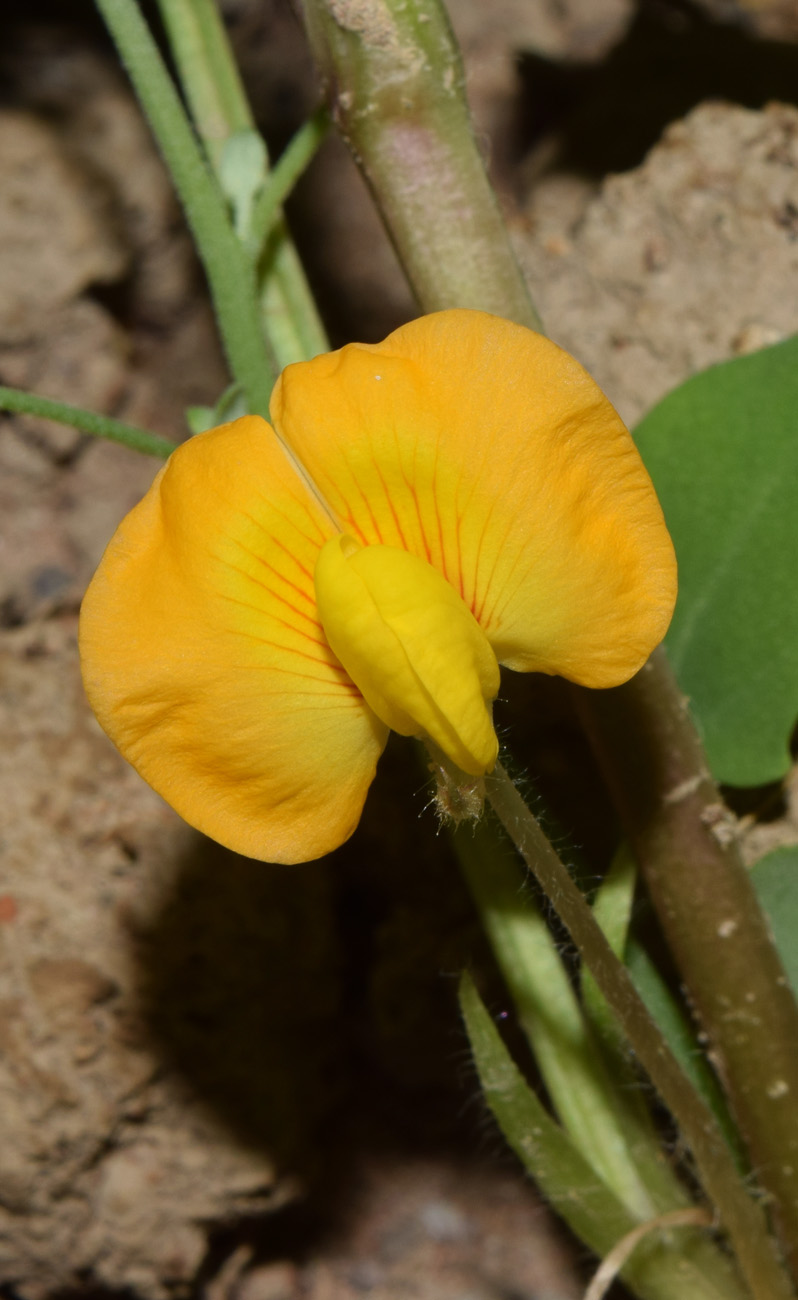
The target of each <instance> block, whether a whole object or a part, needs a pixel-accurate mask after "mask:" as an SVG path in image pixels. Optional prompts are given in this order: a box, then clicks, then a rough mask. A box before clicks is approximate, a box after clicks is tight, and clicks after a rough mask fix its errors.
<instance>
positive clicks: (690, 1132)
mask: <svg viewBox="0 0 798 1300" xmlns="http://www.w3.org/2000/svg"><path fill="white" fill-rule="evenodd" d="M485 784H486V789H487V796H488V799H489V800H490V803H491V805H492V807H493V810H494V812H495V813H496V815H497V817H498V818H499V820H500V821H501V823H502V825H503V826H504V828H505V830H506V831H507V834H508V835H509V836H510V838H511V840H512V842H513V843H514V844H515V846H516V847H517V849H518V851H519V853H520V854H521V856H522V857H523V859H524V861H525V862H526V864H527V866H528V867H529V869H530V870H531V871H532V872H533V873H534V875H535V877H536V879H537V880H538V882H539V884H540V886H541V888H542V889H543V890H544V892H545V893H546V896H547V897H548V898H549V900H550V901H551V904H552V906H553V907H554V909H555V911H556V912H557V915H558V916H559V917H560V920H561V921H562V922H563V924H564V925H565V927H566V929H567V930H568V932H569V934H570V935H571V938H572V939H573V941H574V943H575V944H576V947H577V949H578V950H579V954H580V956H581V958H582V960H583V961H584V962H585V964H586V965H587V967H588V968H589V970H590V973H591V974H592V976H593V978H594V979H595V981H596V983H597V984H598V986H599V988H600V989H601V992H602V993H603V994H604V997H605V998H606V999H607V1002H608V1003H609V1005H610V1006H611V1007H612V1009H613V1011H614V1012H615V1015H616V1016H617V1018H618V1021H619V1023H620V1025H621V1027H622V1029H623V1032H624V1033H625V1035H626V1037H627V1039H628V1040H629V1044H630V1046H631V1047H632V1049H633V1051H634V1052H635V1055H636V1056H637V1058H638V1060H639V1062H640V1064H641V1065H642V1067H643V1069H644V1070H645V1071H646V1073H647V1074H648V1076H649V1078H650V1079H651V1082H652V1083H653V1084H654V1087H655V1088H656V1089H657V1091H658V1092H659V1094H660V1096H661V1097H662V1100H663V1101H664V1102H665V1104H666V1106H667V1107H668V1108H669V1110H670V1111H671V1114H672V1115H673V1116H674V1118H675V1119H676V1122H677V1123H678V1125H679V1127H680V1129H681V1132H682V1134H683V1135H684V1138H685V1140H686V1142H687V1143H688V1145H689V1147H690V1150H691V1151H692V1154H693V1157H694V1159H695V1162H696V1167H697V1170H698V1173H699V1176H700V1178H701V1181H702V1183H703V1185H704V1188H705V1190H706V1192H707V1194H708V1195H709V1197H710V1198H711V1200H712V1201H713V1203H714V1205H715V1206H716V1208H717V1210H718V1214H719V1216H720V1219H721V1222H722V1224H723V1227H724V1228H725V1230H726V1232H727V1233H728V1236H729V1239H730V1241H731V1244H732V1246H733V1249H734V1252H735V1255H736V1256H737V1260H738V1262H739V1265H740V1269H741V1271H742V1273H743V1276H744V1277H745V1279H746V1281H747V1283H748V1285H749V1287H750V1289H751V1294H752V1295H753V1296H754V1297H755V1300H777V1297H779V1298H780V1297H784V1300H786V1297H788V1296H794V1294H795V1293H794V1291H793V1289H792V1287H791V1285H790V1282H789V1280H788V1278H787V1276H786V1274H785V1273H784V1272H783V1270H782V1268H781V1265H780V1263H779V1261H778V1260H777V1257H776V1253H775V1250H774V1246H773V1242H772V1241H771V1239H770V1237H769V1235H768V1231H767V1224H766V1221H765V1216H764V1213H763V1211H762V1209H761V1208H760V1206H759V1205H758V1204H757V1203H756V1202H755V1201H754V1200H752V1198H751V1197H750V1196H749V1195H748V1193H747V1192H746V1190H745V1188H744V1186H743V1184H742V1183H741V1181H740V1178H739V1175H738V1172H737V1168H736V1166H735V1163H734V1159H733V1157H732V1154H731V1152H730V1150H729V1148H728V1146H727V1145H726V1143H725V1141H724V1139H723V1136H722V1134H721V1132H720V1129H719V1127H718V1124H717V1121H716V1120H715V1117H714V1115H713V1114H712V1112H711V1111H710V1110H709V1108H708V1107H707V1106H706V1104H705V1103H704V1102H703V1101H702V1099H701V1098H700V1097H699V1095H698V1093H697V1092H696V1091H695V1089H694V1088H693V1086H692V1084H691V1083H690V1082H689V1080H688V1079H687V1076H686V1075H685V1074H684V1073H683V1071H682V1069H681V1066H680V1065H679V1064H678V1062H677V1061H676V1058H675V1057H674V1056H673V1053H672V1052H671V1050H670V1048H669V1046H668V1044H667V1042H666V1040H665V1039H664V1038H663V1036H662V1034H661V1033H660V1031H659V1029H658V1027H657V1025H656V1024H655V1022H654V1021H653V1020H652V1018H651V1016H650V1015H649V1013H648V1010H647V1009H646V1006H645V1004H644V1003H643V1001H642V999H641V998H640V995H639V994H638V992H637V990H636V989H635V987H634V984H633V983H632V980H631V977H630V976H629V973H628V971H627V970H626V967H625V966H624V965H623V964H622V963H621V962H620V961H619V960H618V958H617V957H616V956H615V954H614V952H613V951H612V949H611V948H610V945H609V943H608V942H607V940H606V938H605V936H604V933H603V931H602V930H601V927H600V926H599V924H598V922H597V921H596V919H595V917H594V916H593V913H592V912H591V910H590V908H589V906H588V904H587V903H586V901H585V899H584V897H583V895H582V893H581V892H580V890H579V889H578V888H577V886H576V885H575V884H574V882H573V880H572V879H571V877H570V875H569V874H568V870H567V868H566V867H565V866H564V865H563V863H562V862H561V861H560V859H559V857H558V856H557V854H556V853H555V851H554V849H553V848H552V846H551V844H550V842H549V840H548V839H547V838H546V836H545V835H544V833H543V831H542V830H541V829H540V826H539V825H538V823H537V821H536V820H535V818H534V817H533V816H532V813H531V812H530V811H529V809H528V808H527V806H526V804H525V803H524V801H523V799H522V798H521V796H520V794H519V793H518V791H517V790H516V788H515V786H514V785H513V783H512V781H511V780H510V778H509V776H508V775H507V773H506V772H505V771H504V769H503V768H502V766H501V764H497V765H496V768H495V769H494V771H493V773H492V774H491V776H489V777H487V778H486V782H485Z"/></svg>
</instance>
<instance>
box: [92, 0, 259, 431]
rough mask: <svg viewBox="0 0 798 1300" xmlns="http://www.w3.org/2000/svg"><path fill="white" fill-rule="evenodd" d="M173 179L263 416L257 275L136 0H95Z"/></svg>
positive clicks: (222, 324)
mask: <svg viewBox="0 0 798 1300" xmlns="http://www.w3.org/2000/svg"><path fill="white" fill-rule="evenodd" d="M97 4H98V7H99V9H100V11H101V13H102V15H103V17H104V19H105V21H106V23H107V25H108V28H109V30H110V32H111V35H112V36H113V38H114V40H115V41H116V44H117V46H118V48H119V53H120V55H121V58H122V61H123V62H124V64H125V66H126V67H127V70H128V73H129V75H130V78H131V81H132V82H133V85H134V86H135V89H136V93H137V95H138V97H139V100H140V102H141V105H142V108H143V109H144V112H145V113H146V115H147V118H148V119H149V122H150V126H151V127H152V129H153V132H154V134H155V136H156V139H157V141H158V144H159V146H160V148H161V152H162V153H163V155H164V158H165V160H166V163H167V165H168V167H169V170H170V172H171V174H172V178H173V180H174V183H175V186H176V188H177V191H178V194H179V195H180V199H181V201H182V204H183V207H184V209H185V213H186V218H187V220H188V223H189V226H190V227H191V230H192V233H193V235H194V239H195V242H196V245H197V249H198V251H199V254H200V257H201V258H202V262H203V265H204V267H205V271H206V274H207V276H208V283H209V285H210V289H211V294H212V297H213V302H214V307H215V309H216V317H217V320H218V324H219V330H220V333H221V335H222V341H223V343H224V348H225V351H226V353H227V359H228V361H229V363H230V367H231V369H232V371H233V374H234V376H235V378H236V379H237V380H238V382H239V383H240V384H241V386H242V387H243V389H244V391H245V392H246V394H247V405H248V408H249V410H250V411H251V412H253V413H256V414H259V415H268V411H269V396H270V394H271V390H272V386H273V384H274V380H275V378H276V367H275V365H274V362H273V361H272V360H271V358H270V357H269V356H268V355H267V353H266V349H265V346H264V342H263V335H262V332H261V323H260V312H259V308H258V302H257V294H256V285H255V276H254V271H253V268H252V265H251V262H250V259H249V258H248V257H247V255H246V253H245V252H244V249H243V248H242V247H241V244H240V242H239V240H238V238H237V237H236V234H235V232H234V230H233V227H232V225H231V223H230V219H229V216H228V213H227V208H226V205H225V201H224V198H223V196H222V193H221V191H220V189H219V186H218V184H217V183H216V181H215V179H214V177H213V175H212V173H211V172H210V170H209V168H208V165H207V163H206V162H205V159H204V158H203V156H202V153H201V151H200V147H199V145H198V143H197V140H196V137H195V135H194V132H193V131H192V129H191V126H190V124H189V121H188V118H187V117H186V114H185V110H184V109H183V105H182V104H181V102H180V98H179V96H178V94H177V91H176V90H175V87H174V85H173V84H172V80H171V78H170V76H169V73H168V72H167V70H166V67H165V65H164V62H163V59H162V58H161V54H160V51H159V50H158V47H157V45H156V44H155V41H154V40H153V37H152V34H151V33H150V30H149V28H148V27H147V24H146V23H145V22H144V19H143V18H142V15H141V12H140V11H139V8H138V5H137V4H136V0H97Z"/></svg>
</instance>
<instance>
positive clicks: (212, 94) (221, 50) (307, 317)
mask: <svg viewBox="0 0 798 1300" xmlns="http://www.w3.org/2000/svg"><path fill="white" fill-rule="evenodd" d="M159 6H160V11H161V15H162V17H163V20H164V24H165V26H166V29H167V32H168V35H169V41H170V44H171V47H172V53H173V55H174V59H175V63H176V65H177V69H178V73H179V76H180V83H181V86H182V89H183V92H184V94H185V97H186V101H187V103H188V105H189V107H190V109H191V114H192V117H193V119H194V123H195V125H196V128H197V132H198V134H199V136H200V139H201V140H202V143H203V145H204V147H205V150H206V152H207V155H208V159H209V160H210V163H211V165H212V167H213V169H214V172H215V174H216V176H217V179H219V181H220V184H221V186H222V188H226V187H225V184H224V181H223V179H222V178H223V177H224V176H225V171H226V164H229V162H230V157H229V151H230V149H231V148H232V149H234V150H235V149H236V146H237V145H238V146H240V145H241V144H242V142H245V152H244V153H243V158H244V160H245V161H244V166H243V172H244V174H243V176H242V175H241V174H240V171H239V184H240V186H241V187H242V188H243V190H244V191H245V192H246V193H247V198H248V200H249V198H250V197H252V198H254V196H255V195H256V194H257V192H258V191H259V189H260V188H261V187H262V186H263V185H264V184H265V185H268V183H269V182H268V170H267V164H268V159H267V155H266V148H265V145H264V143H263V141H262V139H261V137H260V135H259V134H258V132H257V130H256V126H255V120H254V117H253V114H252V110H251V109H250V106H249V102H248V100H247V96H246V93H245V90H244V86H243V84H242V81H241V77H240V74H239V71H238V67H237V65H236V61H235V58H234V56H233V51H232V49H231V46H230V41H229V38H228V35H227V31H226V30H225V26H224V23H223V22H222V19H221V16H220V14H219V10H218V8H217V6H216V4H215V0H159ZM247 137H249V140H248V141H247ZM311 138H312V132H311ZM305 139H306V142H307V140H308V137H305ZM247 143H248V144H249V145H250V146H252V145H253V144H254V145H256V146H257V145H260V160H259V162H260V165H259V166H252V165H251V164H250V165H249V166H247V163H246V159H247V158H248V157H249V158H250V159H252V160H253V161H254V160H256V159H257V155H258V150H257V148H256V149H251V148H250V149H249V150H248V151H246V144H247ZM289 148H290V146H289ZM236 152H238V153H239V157H238V160H237V163H236V170H238V169H239V168H238V164H239V163H240V162H241V159H242V156H241V152H240V150H237V151H236ZM226 155H227V156H226ZM228 197H230V196H229V194H228ZM241 216H242V213H241V212H240V211H239V212H237V213H236V216H235V220H236V221H237V222H238V224H239V226H241V227H243V229H242V232H241V233H242V234H243V236H244V238H243V240H239V247H240V248H241V249H242V251H244V253H245V255H246V256H247V258H248V260H250V263H251V270H252V275H253V276H254V277H255V280H256V283H257V296H258V298H259V305H260V323H259V329H260V331H261V333H262V334H263V335H265V338H266V340H267V343H268V346H269V348H270V351H271V353H272V355H273V358H274V364H275V367H276V369H277V370H282V368H283V366H287V365H290V364H291V362H293V361H304V360H307V359H308V358H309V357H314V356H316V355H317V354H318V353H319V352H326V351H327V350H328V348H329V342H328V340H327V336H326V334H325V332H324V327H323V325H322V323H321V319H320V317H319V313H318V309H317V307H316V304H315V301H314V299H313V295H312V294H311V292H310V289H309V287H308V282H307V279H306V276H305V273H304V270H303V268H302V265H301V263H300V261H299V257H298V256H297V252H296V249H295V248H294V245H293V241H292V240H291V236H290V234H289V231H288V227H287V226H286V223H285V219H284V217H283V215H282V213H281V212H280V211H279V210H278V211H277V212H275V213H274V215H273V217H272V220H271V228H270V230H269V232H268V238H267V239H265V247H264V246H263V243H264V241H262V242H261V244H260V245H259V246H258V247H257V248H256V249H253V246H252V244H251V242H250V241H249V240H248V235H249V226H250V219H249V218H247V219H246V220H245V221H243V222H242V221H241V220H240V218H241ZM250 217H251V214H250ZM255 254H257V256H255Z"/></svg>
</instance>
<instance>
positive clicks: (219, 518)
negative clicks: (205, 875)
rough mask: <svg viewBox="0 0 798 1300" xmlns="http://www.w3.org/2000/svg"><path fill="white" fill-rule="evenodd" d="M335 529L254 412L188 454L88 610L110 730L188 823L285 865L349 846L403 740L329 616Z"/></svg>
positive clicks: (89, 655)
mask: <svg viewBox="0 0 798 1300" xmlns="http://www.w3.org/2000/svg"><path fill="white" fill-rule="evenodd" d="M334 531H335V530H334V528H333V526H332V525H331V523H330V521H329V519H328V518H327V516H326V515H325V513H324V511H323V510H322V508H321V507H320V506H319V504H318V503H317V501H316V500H315V498H314V497H313V496H312V495H311V493H310V492H309V491H308V489H307V487H306V486H305V484H304V482H303V481H302V479H301V478H300V477H299V475H298V474H297V472H296V470H295V469H294V467H293V466H292V464H291V462H290V460H289V459H288V458H287V457H286V455H285V452H284V451H283V449H282V447H281V446H280V444H279V442H278V440H277V438H276V437H275V435H274V432H273V430H272V429H271V428H270V426H269V425H268V424H267V423H266V422H265V421H264V420H261V419H260V418H259V417H249V416H248V417H245V418H244V419H241V420H236V421H235V422H233V423H232V424H229V425H224V426H222V427H221V428H219V429H214V430H212V431H210V432H209V433H206V434H202V435H200V436H199V437H197V438H193V439H191V441H190V442H188V443H185V444H184V445H183V446H182V447H180V448H179V449H178V450H177V451H176V452H175V453H174V454H173V455H172V457H171V458H170V460H169V462H168V464H167V465H166V466H165V468H164V469H163V470H162V471H161V473H160V474H159V475H158V477H157V478H156V480H155V482H154V484H153V486H152V488H151V489H150V491H149V492H148V494H147V496H146V497H145V498H144V500H143V501H142V502H141V504H140V505H139V506H137V507H136V509H135V510H133V511H132V512H131V514H130V515H128V517H127V518H126V519H125V520H124V522H123V523H122V524H121V526H120V528H119V529H118V531H117V533H116V535H115V536H114V538H113V539H112V541H111V543H110V545H109V547H108V549H107V551H106V553H105V555H104V557H103V560H102V562H101V564H100V567H99V569H98V571H97V573H96V575H95V577H94V579H93V581H92V583H91V585H90V587H89V590H88V592H87V594H86V598H85V600H84V603H83V608H82V611H81V631H80V638H81V657H82V661H83V675H84V681H85V685H86V691H87V694H88V696H89V700H90V702H91V705H92V707H93V709H94V711H95V713H96V715H97V718H98V720H99V722H100V724H101V726H102V727H103V728H104V729H105V731H106V732H107V733H108V735H109V736H110V737H111V739H112V740H113V741H114V743H115V744H116V745H117V746H118V748H119V749H120V750H121V751H122V753H123V754H124V755H125V757H126V758H127V759H128V760H129V761H130V762H131V763H132V764H133V766H134V767H135V768H137V770H138V771H139V772H140V773H141V775H142V776H143V777H144V778H145V780H147V781H148V782H149V783H150V785H152V786H153V787H154V788H155V789H156V790H157V791H158V792H159V793H160V794H162V795H163V796H164V798H165V799H166V800H167V801H168V802H169V803H170V804H172V806H173V807H174V808H176V809H177V811H178V812H179V813H180V814H181V815H182V816H183V817H184V818H185V820H186V821H188V822H189V823H190V824H191V825H193V826H196V827H197V828H198V829H199V830H202V831H204V832H205V833H206V834H208V835H210V836H211V837H212V838H213V839H215V840H218V841H219V842H220V843H222V844H225V845H227V846H228V847H229V848H232V849H234V850H236V851H237V852H239V853H244V854H247V855H249V856H251V857H255V858H262V859H264V860H267V861H273V862H301V861H304V860H307V859H311V858H315V857H320V856H321V855H322V854H324V853H328V852H329V851H330V850H331V849H334V848H336V847H337V846H338V845H339V844H341V843H343V841H344V840H345V839H347V837H348V836H349V835H350V834H351V833H352V831H353V830H354V828H355V826H356V825H357V822H358V818H359V816H360V812H361V808H362V806H363V801H364V799H365V796H366V791H367V789H368V786H369V784H370V782H371V780H372V778H373V776H374V770H375V765H376V761H377V758H378V756H379V754H380V753H381V751H382V749H383V747H384V745H385V740H386V737H387V728H386V727H385V726H384V725H383V724H382V723H381V722H380V721H379V720H378V719H377V718H376V717H375V715H374V714H373V713H372V712H371V710H370V709H369V708H368V706H367V705H366V704H365V702H364V700H363V698H362V696H361V695H360V692H359V691H358V690H357V688H356V687H355V686H354V685H353V683H352V682H351V681H350V679H349V677H348V675H347V674H346V672H345V671H344V670H343V668H342V667H341V665H340V664H339V663H338V661H337V660H336V659H335V657H334V655H333V654H332V651H331V650H330V649H329V647H328V645H327V643H326V640H325V637H324V634H323V631H322V629H321V625H320V623H319V620H318V616H317V612H316V602H315V595H314V589H313V569H314V566H315V562H316V558H317V556H318V553H319V550H320V548H321V546H322V545H323V543H324V542H325V541H326V540H327V538H328V537H330V536H331V535H332V534H333V533H334Z"/></svg>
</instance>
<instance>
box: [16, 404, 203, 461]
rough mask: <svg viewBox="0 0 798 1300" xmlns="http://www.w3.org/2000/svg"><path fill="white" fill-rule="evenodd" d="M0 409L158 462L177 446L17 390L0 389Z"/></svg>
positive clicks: (99, 417) (117, 423)
mask: <svg viewBox="0 0 798 1300" xmlns="http://www.w3.org/2000/svg"><path fill="white" fill-rule="evenodd" d="M0 410H3V411H14V412H17V413H18V414H20V415H36V416H39V417H40V418H41V419H44V420H53V421H54V422H55V423H56V424H68V425H70V426H71V428H73V429H80V431H81V433H90V434H92V435H93V436H94V437H95V438H107V439H108V440H109V441H110V442H119V443H121V444H122V446H123V447H129V448H130V449H131V451H140V452H143V453H144V455H145V456H159V457H160V458H161V460H165V459H166V457H167V456H171V454H172V452H173V451H174V449H175V447H177V446H178V443H176V442H170V441H169V439H168V438H159V437H158V435H157V434H155V433H148V432H147V430H146V429H138V428H136V426H135V425H134V424H124V423H123V421H122V420H112V419H111V418H110V416H107V415H96V414H95V413H94V411H84V410H83V408H82V407H80V406H70V405H68V403H66V402H53V401H51V400H50V398H49V397H37V396H35V395H34V394H33V393H23V392H22V391H21V390H20V389H18V388H3V387H0Z"/></svg>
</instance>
